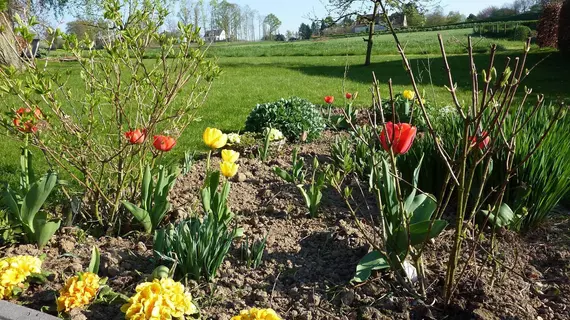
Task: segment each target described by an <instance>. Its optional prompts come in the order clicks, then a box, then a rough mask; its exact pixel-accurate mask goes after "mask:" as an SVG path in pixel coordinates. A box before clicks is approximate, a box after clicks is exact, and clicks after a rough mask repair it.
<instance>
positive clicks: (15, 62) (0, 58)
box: [0, 11, 23, 69]
mask: <svg viewBox="0 0 570 320" xmlns="http://www.w3.org/2000/svg"><path fill="white" fill-rule="evenodd" d="M10 17H11V15H10V13H9V11H3V12H0V65H8V66H14V67H16V68H17V69H22V67H23V64H22V60H21V59H20V56H19V54H18V52H19V50H18V49H17V48H19V46H20V45H19V43H18V41H17V40H16V36H15V35H14V30H13V28H12V20H11V18H10Z"/></svg>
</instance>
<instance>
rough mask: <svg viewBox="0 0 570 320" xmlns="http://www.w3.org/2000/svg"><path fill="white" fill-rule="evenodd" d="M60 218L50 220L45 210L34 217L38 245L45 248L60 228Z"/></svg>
mask: <svg viewBox="0 0 570 320" xmlns="http://www.w3.org/2000/svg"><path fill="white" fill-rule="evenodd" d="M60 225H61V221H60V220H54V221H48V220H47V214H46V213H45V212H39V213H38V214H36V218H35V219H34V229H35V230H36V231H35V238H36V243H37V244H38V247H39V248H40V249H41V248H43V247H44V246H45V245H46V244H47V243H48V241H49V239H51V237H52V236H53V235H54V234H55V232H56V231H57V230H58V229H59V226H60Z"/></svg>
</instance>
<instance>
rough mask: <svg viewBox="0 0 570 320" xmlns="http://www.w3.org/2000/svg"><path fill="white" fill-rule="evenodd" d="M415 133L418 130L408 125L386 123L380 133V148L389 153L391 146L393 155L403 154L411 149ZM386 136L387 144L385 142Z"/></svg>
mask: <svg viewBox="0 0 570 320" xmlns="http://www.w3.org/2000/svg"><path fill="white" fill-rule="evenodd" d="M386 131H387V134H386ZM417 131H418V129H417V128H416V127H413V126H412V125H410V124H409V123H397V124H394V123H392V122H388V123H386V128H385V129H384V130H382V132H381V133H380V143H381V144H382V148H384V150H386V151H390V146H391V147H392V151H393V152H394V154H395V155H399V154H405V153H406V152H408V150H410V148H411V147H412V144H413V143H414V139H415V138H416V132H417ZM386 136H388V139H389V140H390V141H389V142H388V141H386ZM388 144H390V145H388Z"/></svg>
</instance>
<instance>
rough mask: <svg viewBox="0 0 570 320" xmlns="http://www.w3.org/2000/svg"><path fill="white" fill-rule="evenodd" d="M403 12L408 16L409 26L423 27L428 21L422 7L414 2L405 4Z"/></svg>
mask: <svg viewBox="0 0 570 320" xmlns="http://www.w3.org/2000/svg"><path fill="white" fill-rule="evenodd" d="M402 13H403V14H404V16H405V17H406V18H407V20H408V26H409V27H421V26H423V25H424V24H425V22H426V18H425V16H424V14H423V12H421V11H420V8H419V7H418V5H417V4H416V3H414V2H408V3H406V4H404V5H403V7H402Z"/></svg>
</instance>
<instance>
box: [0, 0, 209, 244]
mask: <svg viewBox="0 0 570 320" xmlns="http://www.w3.org/2000/svg"><path fill="white" fill-rule="evenodd" d="M126 4H127V3H126V1H123V0H105V1H103V2H102V3H100V4H99V5H100V7H101V13H102V14H103V21H102V23H101V25H102V26H103V27H104V29H102V30H100V34H101V35H102V37H103V38H104V39H105V41H104V46H103V49H101V50H97V49H96V44H95V41H94V39H90V38H89V37H85V38H84V39H82V40H81V41H80V40H79V39H78V38H77V37H76V36H75V35H70V34H64V33H62V32H61V31H60V30H53V29H51V28H50V29H48V30H47V31H48V33H49V36H50V37H52V38H57V37H62V38H63V39H64V42H65V50H66V51H67V53H68V55H71V56H73V57H74V58H75V59H76V60H77V62H76V63H77V65H78V66H79V70H80V72H78V76H76V77H74V79H73V80H70V74H69V73H68V69H66V68H65V69H60V68H51V69H50V71H49V72H46V71H45V70H46V69H45V68H46V64H44V63H41V64H40V63H30V65H29V66H28V68H27V69H26V73H25V74H23V75H22V74H20V73H18V72H17V71H16V70H15V69H14V68H0V96H1V99H2V100H3V101H4V99H6V98H7V97H10V98H11V99H12V100H11V101H12V103H11V104H10V105H8V106H7V107H6V108H18V107H19V106H24V105H27V106H37V107H38V109H40V110H41V113H42V115H43V121H45V125H44V126H42V128H40V129H39V130H40V132H41V134H38V135H37V136H34V139H31V140H30V143H31V144H32V145H34V146H37V147H40V148H41V149H42V150H43V151H44V153H45V155H46V156H47V157H48V158H49V159H48V161H49V162H50V163H53V164H54V165H58V166H60V167H61V168H62V169H63V170H65V171H66V172H68V173H69V175H70V177H71V178H73V179H74V181H75V182H76V183H77V185H78V186H81V188H82V190H80V192H81V193H82V196H81V197H80V198H81V199H84V200H85V201H89V203H87V204H86V205H85V206H84V208H86V209H87V210H85V212H84V216H85V218H86V220H88V221H89V222H95V221H96V222H98V223H99V224H100V225H101V227H102V228H103V229H110V232H111V233H113V232H118V230H117V228H118V226H120V225H121V223H119V221H120V220H123V221H124V220H126V219H127V218H128V217H126V216H124V215H123V214H124V213H125V212H126V210H124V209H123V208H122V205H121V201H120V200H124V199H129V200H130V199H134V198H135V197H136V196H137V194H138V193H139V192H140V190H141V188H140V181H141V180H142V176H141V173H140V166H143V167H144V166H145V165H147V164H148V163H150V162H151V161H152V159H153V158H155V156H156V155H157V154H156V153H157V151H156V150H155V148H154V147H153V145H152V141H151V140H152V139H151V138H150V137H152V136H154V135H160V134H164V133H165V132H166V131H168V132H170V135H171V136H172V137H173V138H174V139H177V138H179V137H180V136H181V135H182V134H183V132H184V129H185V128H186V127H188V125H189V124H190V123H191V122H192V121H194V120H195V114H196V110H197V108H198V107H200V106H201V105H202V104H203V103H204V101H205V97H206V96H207V93H208V91H209V88H210V86H211V82H212V81H213V79H214V78H215V77H216V76H217V75H218V74H219V72H220V70H219V68H218V66H217V65H216V64H215V63H214V62H213V61H211V60H209V59H207V58H206V57H205V55H204V51H203V50H202V49H203V48H204V45H205V43H204V42H203V40H202V39H201V38H200V34H199V31H198V30H196V29H195V28H194V27H192V26H186V25H183V24H179V25H178V29H179V35H178V37H176V38H174V37H169V36H167V35H165V34H163V26H164V24H165V21H166V17H167V16H168V14H169V13H168V10H167V9H166V8H165V7H164V6H163V2H162V1H159V0H149V1H135V2H132V3H128V5H129V10H123V9H124V6H125V5H126ZM33 23H35V21H33V20H32V19H30V21H29V22H28V23H18V30H17V31H18V32H19V33H20V35H22V36H23V37H24V38H25V39H28V38H29V36H30V35H33V30H32V28H31V27H32V24H33ZM117 39H120V41H117ZM151 44H154V45H153V49H150V45H151ZM151 50H152V51H153V52H155V53H158V55H157V58H156V59H155V60H154V61H152V63H149V62H148V61H145V60H144V57H145V56H146V55H147V53H148V52H149V51H151ZM163 57H168V59H162V58H163ZM50 61H53V60H49V61H46V62H47V64H48V65H49V64H50ZM78 87H79V88H81V89H80V90H75V89H76V88H78ZM183 90H184V95H180V93H181V92H182V91H183ZM4 120H5V121H3V122H2V126H3V128H4V129H5V131H6V132H8V133H9V134H10V135H12V136H13V137H14V138H17V139H22V140H23V134H22V133H21V132H18V131H17V130H15V129H14V126H13V125H12V122H11V120H12V119H4ZM133 129H140V130H142V129H146V130H147V131H146V137H147V139H146V140H145V141H143V142H142V143H140V144H131V143H130V142H129V141H128V139H125V138H124V136H125V132H127V131H128V130H133Z"/></svg>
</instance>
